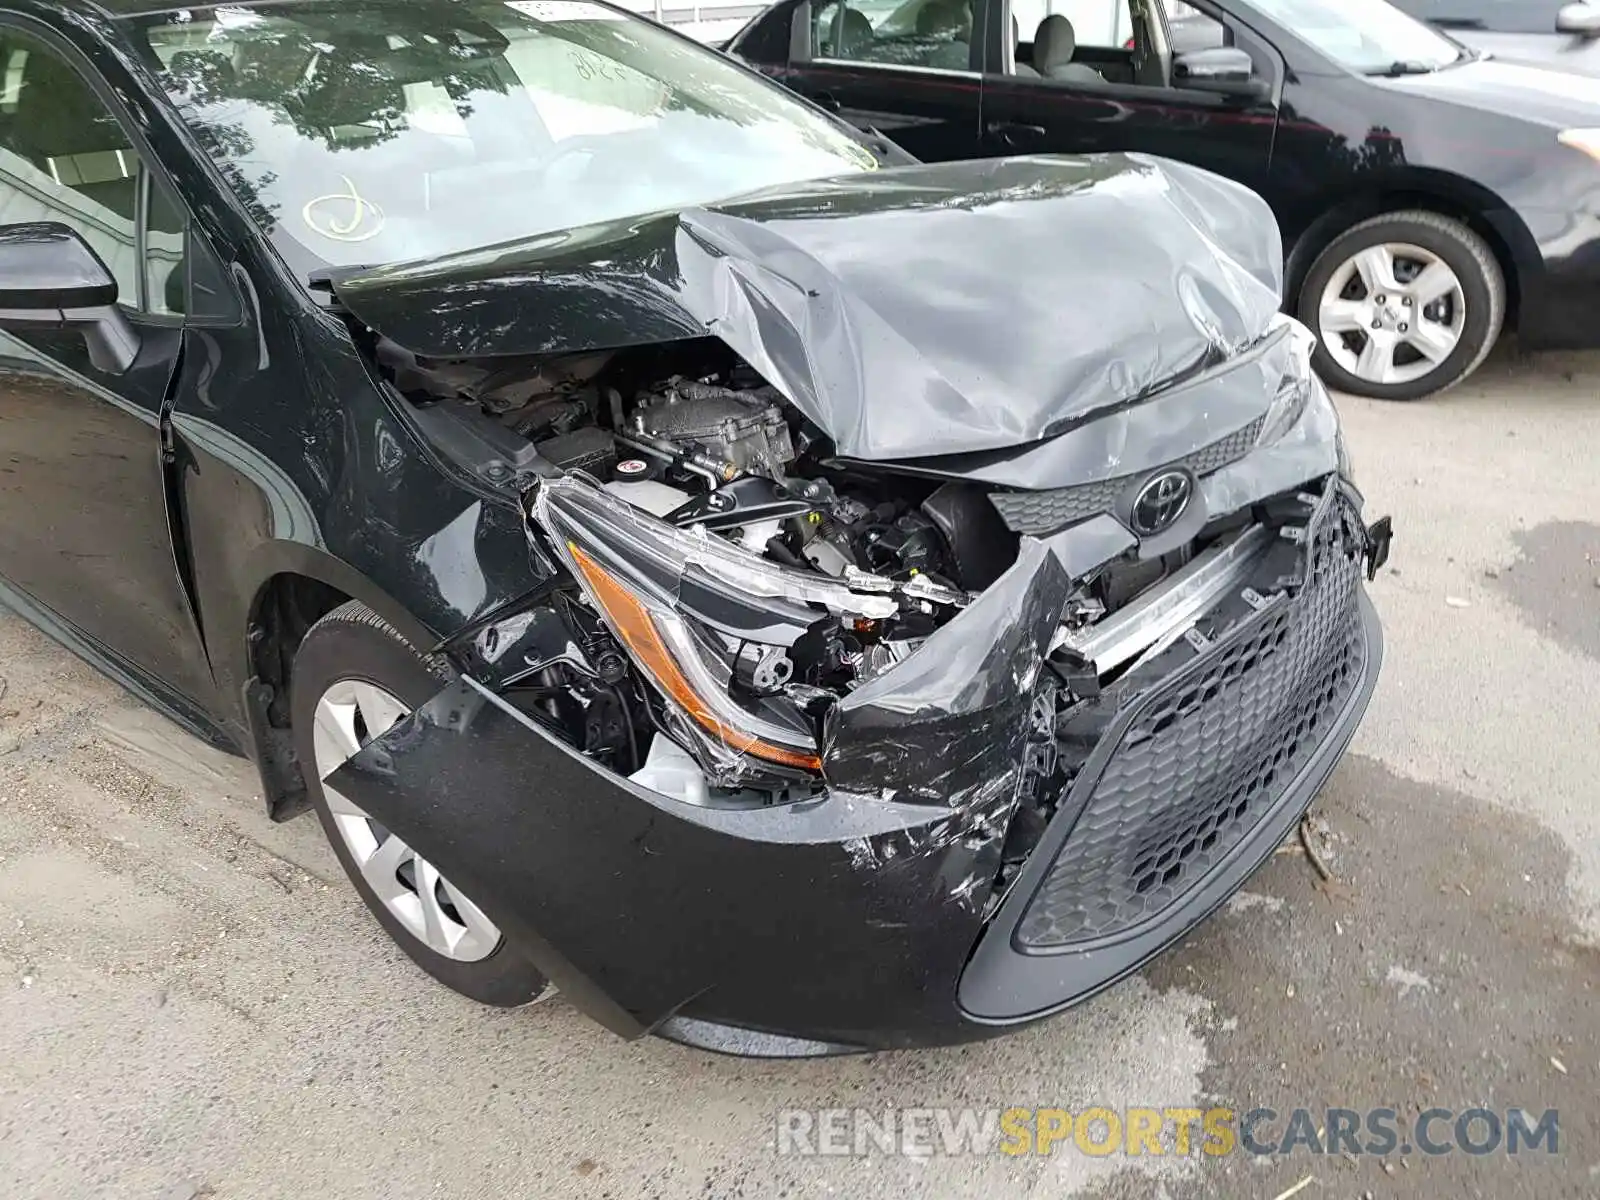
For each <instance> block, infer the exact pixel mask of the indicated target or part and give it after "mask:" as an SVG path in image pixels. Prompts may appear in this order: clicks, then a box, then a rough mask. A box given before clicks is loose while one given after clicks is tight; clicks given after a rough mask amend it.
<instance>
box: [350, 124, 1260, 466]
mask: <svg viewBox="0 0 1600 1200" xmlns="http://www.w3.org/2000/svg"><path fill="white" fill-rule="evenodd" d="M1130 231H1137V236H1133V235H1132V234H1131V233H1130ZM950 247H960V252H959V253H951V252H950ZM1281 258H1282V252H1281V246H1280V243H1279V238H1278V232H1277V226H1276V224H1275V223H1274V221H1273V219H1272V216H1271V213H1270V212H1269V210H1268V209H1267V206H1266V204H1265V202H1263V201H1262V200H1261V199H1260V197H1258V196H1256V195H1255V194H1253V193H1252V192H1250V191H1249V190H1248V189H1246V188H1244V187H1241V186H1240V185H1238V184H1235V183H1231V182H1229V181H1227V180H1224V179H1221V178H1219V177H1217V176H1215V175H1211V174H1209V173H1207V172H1205V171H1201V170H1198V169H1196V168H1194V167H1189V166H1186V165H1184V164H1181V163H1176V162H1170V161H1165V160H1157V159H1154V158H1148V157H1145V156H1142V155H1133V154H1128V155H1122V154H1112V155H1095V156H1090V157H1086V158H1055V157H1039V158H1009V159H994V160H988V161H983V162H961V163H941V164H930V165H917V166H908V167H899V168H894V169H889V170H882V171H875V172H870V173H864V174H859V175H849V176H839V177H834V178H828V179H821V180H815V181H811V182H808V183H800V184H795V185H789V186H785V187H783V188H779V189H772V190H768V191H764V192H759V193H755V194H753V195H750V196H746V197H742V198H737V199H734V200H729V201H727V202H724V203H721V204H718V205H715V206H712V207H708V208H699V209H689V210H685V211H683V212H678V213H669V214H660V215H657V216H654V217H644V218H639V219H637V220H633V221H628V222H619V223H615V224H612V225H606V226H595V227H588V228H583V229H575V230H570V231H566V232H563V233H553V234H546V235H543V236H541V237H540V238H537V239H534V240H531V241H528V242H526V243H517V244H512V245H509V246H503V247H498V248H495V249H494V250H488V251H475V252H473V253H471V254H465V255H459V256H455V257H452V258H446V259H439V260H435V261H432V262H427V263H421V264H413V265H409V266H399V267H388V268H381V269H378V270H375V271H371V272H367V273H364V274H360V275H358V276H356V277H353V278H347V279H343V280H338V281H336V282H335V284H334V287H335V290H336V292H337V295H338V297H339V299H340V301H341V303H343V304H344V305H345V306H346V307H347V308H349V309H350V310H351V311H352V312H353V313H354V314H355V315H356V316H357V317H358V318H359V319H361V320H362V321H363V322H365V323H366V324H368V325H369V326H371V327H373V328H375V329H377V330H379V331H381V332H382V333H384V334H386V335H387V336H388V337H390V338H391V339H393V340H394V341H395V342H397V343H399V344H400V345H402V346H404V347H406V348H407V349H408V350H411V351H413V352H415V353H418V354H422V355H425V356H429V357H456V356H470V355H478V354H495V355H507V354H539V353H549V352H555V351H570V350H580V349H589V348H595V347H600V346H604V347H607V348H614V347H619V346H624V345H639V344H644V343H648V342H656V341H662V340H668V339H673V338H682V337H688V336H693V335H706V334H709V335H714V336H716V337H719V338H721V339H722V340H723V341H725V342H726V343H727V344H728V345H729V346H731V347H732V348H733V349H734V350H736V351H737V352H738V353H739V354H741V355H742V356H743V357H744V358H746V359H747V360H748V361H749V362H750V363H751V365H752V366H754V367H755V368H756V369H757V370H758V371H760V372H761V373H762V374H763V375H764V376H765V377H766V378H767V380H768V381H769V382H770V383H772V384H773V385H775V386H776V387H777V388H778V389H779V390H780V391H782V392H783V393H784V394H785V395H786V396H787V397H788V398H789V400H790V401H792V402H793V403H794V405H795V406H796V407H797V408H799V409H800V410H801V411H802V412H804V413H805V414H806V416H808V417H809V418H811V420H812V421H814V422H815V423H816V424H817V425H818V426H819V427H820V428H821V429H822V430H823V431H824V432H826V433H827V434H828V435H829V436H830V437H831V438H832V439H833V440H834V442H835V445H836V448H837V450H838V452H839V453H840V454H841V455H844V456H847V457H852V458H861V459H869V460H875V461H886V460H895V459H904V458H920V457H925V456H933V455H948V454H972V453H976V452H982V451H986V450H995V449H1002V448H1006V447H1014V446H1020V445H1025V444H1027V443H1030V442H1034V441H1037V440H1039V439H1041V438H1045V437H1047V436H1050V435H1052V434H1054V433H1058V432H1060V431H1062V430H1064V429H1066V428H1068V427H1070V426H1072V425H1074V424H1076V423H1079V422H1082V421H1085V420H1088V419H1090V418H1092V417H1094V416H1097V415H1101V414H1106V413H1110V412H1115V411H1116V410H1117V409H1119V408H1120V407H1122V406H1124V405H1128V404H1130V403H1132V402H1134V401H1137V400H1141V399H1144V398H1146V397H1150V396H1152V395H1155V394H1156V393H1158V392H1160V391H1161V390H1163V389H1164V388H1167V387H1170V386H1172V385H1173V384H1174V383H1176V382H1179V381H1181V380H1183V379H1186V378H1189V377H1191V376H1193V377H1199V376H1202V375H1204V374H1205V373H1206V372H1207V371H1208V370H1210V369H1212V368H1215V367H1216V366H1217V365H1218V364H1221V363H1223V362H1225V361H1226V360H1228V359H1230V358H1233V357H1235V356H1237V355H1239V354H1240V353H1242V352H1245V351H1247V350H1248V349H1249V348H1250V347H1252V346H1253V345H1255V344H1256V343H1257V342H1258V341H1260V339H1262V338H1263V337H1264V336H1266V335H1267V334H1268V333H1269V332H1270V331H1271V329H1272V327H1273V325H1274V323H1275V321H1276V320H1277V314H1278V305H1279V295H1280V292H1281V284H1282V262H1281ZM996 264H1016V265H1017V266H1016V269H1015V270H1012V269H999V268H997V266H996ZM1259 396H1260V394H1259V393H1256V399H1257V402H1258V403H1259ZM1244 419H1247V418H1241V420H1240V424H1242V423H1243V421H1244ZM1135 432H1142V431H1130V433H1129V435H1128V436H1130V437H1131V436H1133V435H1134V433H1135Z"/></svg>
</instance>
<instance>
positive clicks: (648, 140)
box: [0, 0, 1388, 1054]
mask: <svg viewBox="0 0 1600 1200" xmlns="http://www.w3.org/2000/svg"><path fill="white" fill-rule="evenodd" d="M127 7H128V9H129V13H128V14H127V15H116V14H114V13H109V12H107V11H106V10H105V9H102V8H97V7H93V6H90V5H88V4H86V3H84V2H83V0H71V2H70V3H69V4H67V5H66V6H63V5H61V4H59V3H45V2H43V0H40V2H38V3H34V2H33V0H26V2H24V0H8V2H7V3H3V4H0V52H3V53H0V61H3V62H5V63H6V64H7V66H6V72H7V73H6V77H5V90H4V92H3V93H0V199H3V209H0V211H3V212H4V214H5V217H6V219H7V220H8V221H9V222H10V223H9V224H6V225H4V226H3V227H0V463H3V464H4V474H3V477H0V478H3V483H0V506H3V508H0V576H3V577H4V579H5V581H6V583H5V586H4V596H5V598H6V600H7V602H8V603H10V604H11V605H13V606H14V607H16V608H18V609H19V610H20V611H22V612H23V613H24V614H26V615H28V616H29V617H30V618H31V619H33V620H34V621H35V622H37V623H38V624H40V625H41V626H42V627H44V628H45V629H47V630H50V631H51V632H52V633H54V634H55V635H56V636H58V637H59V638H61V639H62V640H63V641H64V642H66V643H67V644H68V645H70V646H72V647H74V648H75V649H76V650H77V651H78V652H80V653H81V654H83V655H84V656H85V657H87V658H89V659H90V660H91V661H93V662H95V663H98V664H99V665H100V666H101V667H103V668H104V669H105V670H107V671H108V672H110V673H111V674H112V675H114V676H115V677H116V678H118V679H120V680H122V681H123V682H124V683H125V684H127V686H128V687H130V688H131V689H133V690H135V691H136V692H138V693H139V694H140V695H142V696H144V697H146V698H147V699H149V700H150V701H151V702H152V703H154V704H157V705H159V706H160V707H162V708H163V709H165V710H166V711H168V712H170V713H172V714H173V715H174V717H175V718H177V719H178V720H180V721H183V722H184V723H185V724H186V725H188V726H189V727H190V728H192V729H194V730H196V731H197V732H199V733H201V734H202V735H204V736H206V737H209V738H211V739H213V740H214V741H216V742H217V743H219V744H221V745H224V746H231V747H234V748H236V749H238V750H240V751H242V752H244V753H246V754H248V755H250V756H251V757H252V758H253V759H254V760H255V762H256V764H257V765H258V766H259V768H260V772H261V778H262V784H263V787H264V790H265V793H266V797H267V802H268V804H269V807H270V812H271V814H272V815H273V816H274V817H276V818H279V819H286V818H289V817H292V816H294V815H295V814H296V813H299V812H301V811H304V810H306V809H307V808H314V809H315V811H316V812H317V814H318V816H319V818H320V819H321V821H322V824H323V826H324V828H325V829H326V831H327V834H328V837H329V839H330V841H331V843H332V845H333V848H334V850H335V852H336V853H337V855H338V858H339V861H340V862H341V863H342V864H343V866H344V868H345V870H346V871H347V872H348V873H349V875H350V878H351V880H352V882H353V883H354V885H355V887H356V888H357V889H358V891H359V892H360V894H361V896H362V898H363V899H364V900H365V902H366V903H367V905H368V906H369V907H370V908H371V910H372V912H373V913H374V914H375V915H376V917H377V919H378V920H379V921H380V922H382V924H383V926H384V928H385V929H387V930H388V931H389V933H390V934H392V935H393V937H394V938H395V939H396V940H397V942H398V943H399V944H400V945H401V946H402V947H404V949H405V950H406V952H407V953H408V954H410V955H411V956H412V957H413V958H414V959H415V960H416V961H417V962H418V963H419V964H421V965H422V966H423V967H424V968H426V969H427V970H428V971H429V972H431V973H432V974H433V975H434V976H436V977H437V978H438V979H440V980H442V981H444V982H445V983H447V984H449V985H450V986H451V987H454V988H456V989H458V990H460V991H461V992H463V993H465V994H467V995H469V996H472V997H475V998H477V999H479V1000H483V1001H487V1002H489V1003H494V1004H517V1003H522V1002H525V1001H528V1000H531V999H533V998H534V997H536V996H539V995H542V994H544V992H545V991H546V990H547V989H548V987H550V986H552V985H554V986H558V987H559V988H560V989H561V991H562V992H564V993H566V994H567V995H568V996H569V997H570V998H571V999H572V1001H573V1002H574V1003H575V1004H577V1005H579V1006H581V1007H582V1008H583V1009H584V1010H585V1011H587V1012H589V1013H591V1014H593V1015H594V1016H595V1017H596V1018H597V1019H599V1020H600V1021H602V1022H604V1023H605V1024H606V1025H608V1026H609V1027H611V1028H612V1029H614V1030H616V1031H618V1032H620V1033H623V1034H626V1035H636V1034H640V1033H643V1032H647V1031H655V1032H659V1033H662V1034H665V1035H668V1036H671V1037H676V1038H680V1039H683V1040H686V1041H690V1042H695V1043H699V1044H704V1045H710V1046H716V1047H720V1048H723V1049H729V1050H735V1051H740V1052H747V1053H769V1054H806V1053H823V1052H829V1051H834V1050H842V1049H855V1048H861V1047H871V1046H887V1045H904V1044H913V1043H918V1042H936V1041H944V1040H959V1039H963V1038H972V1037H977V1036H982V1035H984V1034H986V1033H990V1032H993V1031H995V1030H998V1029H1003V1028H1005V1027H1007V1026H1010V1025H1014V1024H1015V1023H1017V1022H1020V1021H1025V1020H1030V1019H1033V1018H1035V1017H1039V1016H1042V1015H1045V1014H1048V1013H1050V1012H1053V1011H1056V1010H1058V1009H1060V1008H1063V1007H1065V1006H1066V1005H1067V1004H1069V1003H1071V1002H1072V1001H1074V1000H1077V999H1080V998H1082V997H1084V996H1086V995H1089V994H1091V993H1093V992H1094V991H1096V990H1098V989H1100V988H1102V987H1105V986H1107V985H1108V984H1110V983H1111V982H1112V981H1114V980H1115V979H1117V978H1119V977H1120V976H1122V975H1123V974H1125V973H1126V972H1128V971H1130V970H1132V969H1134V968H1135V967H1136V966H1137V965H1138V964H1139V963H1141V962H1142V961H1144V960H1145V959H1147V958H1149V957H1150V956H1151V955H1153V954H1155V953H1157V952H1159V951H1160V950H1161V949H1162V948H1163V947H1165V946H1167V945H1168V944H1169V943H1171V942H1172V940H1173V939H1174V938H1176V937H1178V936H1179V935H1180V934H1181V933H1182V932H1183V931H1185V930H1186V929H1188V928H1190V927H1191V926H1193V925H1194V924H1195V923H1196V922H1197V921H1199V920H1201V919H1202V918H1203V917H1204V916H1205V915H1206V914H1207V913H1209V912H1210V911H1211V910H1212V909H1214V908H1215V907H1216V906H1217V905H1218V904H1219V903H1221V902H1222V901H1223V900H1224V899H1225V898H1226V897H1227V896H1228V895H1229V894H1230V893H1231V892H1232V891H1233V890H1234V889H1236V888H1237V887H1238V886H1239V885H1240V883H1241V882H1242V880H1243V879H1244V878H1245V877H1246V876H1247V875H1248V874H1249V873H1250V871H1251V870H1253V869H1254V867H1255V866H1256V865H1257V864H1259V863H1260V862H1261V861H1262V860H1263V859H1264V857H1265V856H1266V855H1268V854H1270V853H1271V851H1272V849H1273V847H1274V846H1275V845H1276V844H1277V843H1278V842H1279V841H1281V839H1282V837H1283V836H1284V833H1285V831H1286V830H1288V829H1291V828H1292V827H1293V825H1294V823H1295V821H1296V820H1297V819H1298V816H1299V814H1300V813H1301V811H1302V810H1303V809H1304V808H1305V806H1306V805H1307V803H1309V801H1310V799H1311V797H1312V795H1313V794H1314V792H1315V791H1316V789H1317V788H1318V787H1319V786H1320V784H1321V782H1322V781H1323V779H1324V778H1326V776H1327V775H1328V773H1329V771H1330V770H1331V769H1332V768H1333V765H1334V763H1335V761H1336V760H1337V759H1338V757H1339V754H1340V753H1341V751H1342V749H1343V747H1344V745H1345V743H1346V741H1347V739H1348V738H1349V737H1350V736H1351V733H1352V731H1353V729H1354V728H1355V725H1356V723H1357V722H1358V721H1359V719H1360V717H1361V714H1362V712H1363V710H1364V709H1365V706H1366V702H1367V697H1368V694H1369V692H1370V690H1371V688H1372V686H1373V681H1374V679H1375V677H1376V674H1377V671H1378V665H1379V654H1380V651H1379V645H1380V640H1379V633H1378V628H1377V624H1376V621H1375V618H1374V616H1373V611H1372V607H1371V605H1370V603H1369V602H1368V601H1367V600H1366V598H1365V596H1364V594H1363V588H1362V583H1361V572H1362V569H1363V566H1365V567H1367V568H1369V569H1372V568H1374V567H1375V565H1376V564H1377V563H1378V562H1380V561H1381V559H1382V557H1383V555H1384V554H1385V553H1386V547H1387V544H1388V534H1387V530H1386V527H1384V526H1383V525H1382V524H1381V523H1378V524H1375V525H1374V526H1373V527H1371V528H1368V527H1364V526H1363V523H1362V522H1361V520H1360V519H1359V516H1358V511H1359V506H1360V498H1359V495H1358V494H1357V493H1356V491H1355V489H1354V486H1353V485H1352V484H1351V482H1350V481H1349V477H1348V471H1347V469H1346V466H1345V463H1344V461H1343V456H1342V449H1341V446H1340V442H1339V437H1338V422H1337V418H1336V417H1335V414H1334V410H1333V407H1332V405H1331V403H1330V401H1329V398H1328V395H1327V393H1326V391H1325V390H1324V389H1323V388H1322V387H1321V385H1320V384H1319V383H1318V382H1317V381H1316V379H1315V377H1314V376H1313V375H1312V374H1311V372H1310V368H1309V352H1308V342H1309V339H1308V338H1307V337H1306V336H1305V334H1304V330H1303V329H1302V328H1301V327H1300V326H1298V325H1297V324H1295V323H1293V322H1291V321H1288V320H1286V319H1285V318H1283V317H1282V316H1281V315H1279V314H1278V313H1277V311H1276V310H1277V296H1278V286H1279V282H1280V272H1281V260H1280V256H1279V247H1278V238H1277V233H1276V230H1275V229H1274V227H1273V224H1272V220H1271V218H1270V216H1269V215H1268V213H1267V211H1266V208H1265V206H1264V205H1263V204H1262V203H1261V201H1260V200H1259V198H1257V197H1255V196H1252V195H1251V194H1250V193H1249V192H1248V191H1247V190H1246V189H1244V188H1242V187H1239V186H1238V185H1236V184H1233V183H1230V182H1228V181H1226V180H1223V179H1220V178H1218V177H1216V176H1214V175H1211V174H1209V173H1206V172H1203V171H1199V170H1196V169H1193V168H1189V167H1185V166H1182V165H1180V164H1170V165H1162V164H1159V163H1157V162H1155V161H1153V160H1150V159H1141V158H1124V157H1121V156H1108V157H1102V158H1098V159H1094V160H1086V161H1065V160H1030V159H1017V160H1001V161H996V162H992V163H985V164H964V163H963V164H955V165H936V166H919V165H909V166H908V165H901V166H893V165H890V164H889V163H887V162H884V161H880V157H879V156H878V155H876V154H875V153H874V152H873V151H872V150H871V149H870V148H869V147H868V145H867V144H866V143H865V141H864V140H863V139H862V138H861V137H860V136H859V135H858V134H857V133H855V132H854V131H853V130H851V129H850V128H849V127H848V126H845V125H844V124H842V123H839V122H836V121H834V120H833V119H832V118H829V117H826V116H824V115H822V114H821V113H819V112H817V111H816V110H814V109H813V108H811V107H810V106H808V105H805V104H803V103H801V102H800V101H798V100H796V99H795V98H794V97H793V96H792V95H791V94H790V93H788V92H785V91H784V90H783V89H781V88H779V87H777V86H776V85H774V84H772V83H770V82H768V81H767V80H765V79H763V78H761V76H759V75H758V74H755V73H753V72H750V71H747V70H746V69H744V68H742V67H740V66H739V65H737V64H735V63H734V62H732V61H730V60H729V59H727V58H725V57H722V56H720V55H717V54H715V53H714V52H712V51H710V50H708V49H705V48H703V47H700V46H698V45H696V44H694V43H692V42H690V41H688V40H686V39H684V38H682V37H680V36H678V35H677V34H674V33H672V32H670V31H667V30H664V29H661V28H660V27H658V26H656V25H653V24H651V23H649V22H645V21H642V20H639V19H635V18H633V17H631V16H625V15H624V14H622V13H620V12H618V11H617V10H614V9H611V8H607V7H604V6H601V5H598V4H594V3H588V2H585V0H512V2H511V3H499V2H498V0H461V2H452V0H428V2H423V0H405V2H395V0H307V2H303V3H295V2H293V0H288V2H283V3H277V2H269V3H257V4H250V5H230V6H226V7H219V8H215V9H207V8H203V7H190V8H182V9H174V10H171V11H162V12H148V11H145V10H146V0H128V4H127ZM1024 264H1026V272H1024ZM1024 273H1028V274H1031V276H1032V278H1031V281H1029V282H1027V283H1026V285H1025V286H1022V283H1023V281H1022V275H1023V274H1024Z"/></svg>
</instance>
